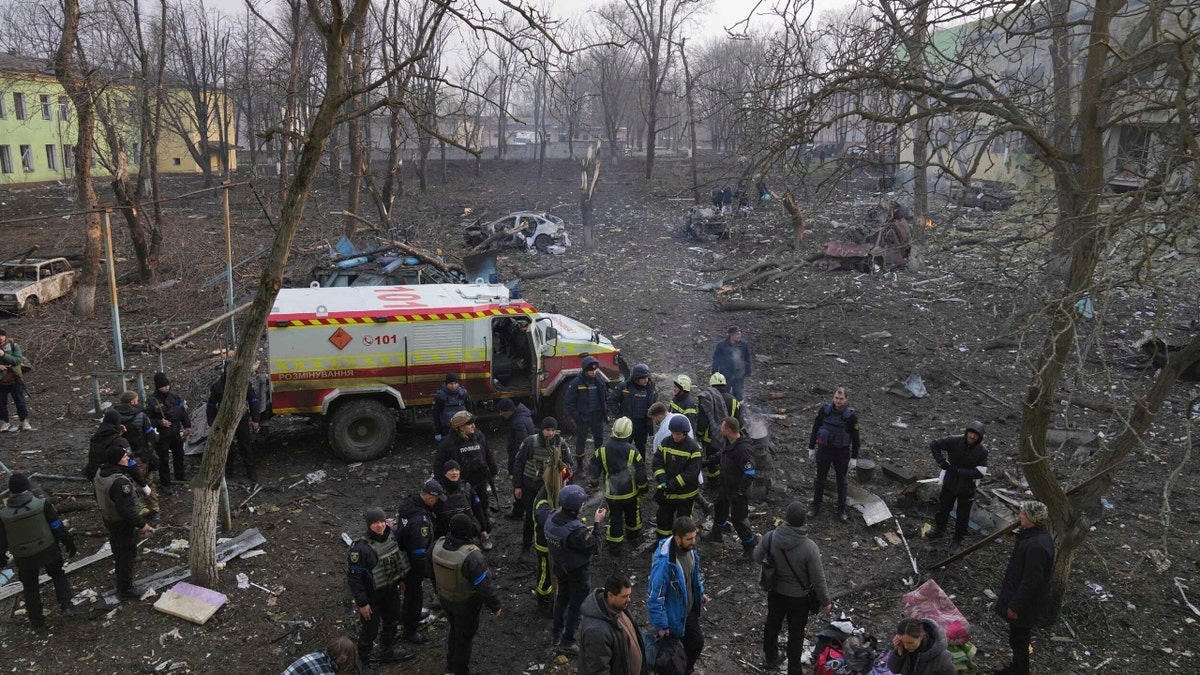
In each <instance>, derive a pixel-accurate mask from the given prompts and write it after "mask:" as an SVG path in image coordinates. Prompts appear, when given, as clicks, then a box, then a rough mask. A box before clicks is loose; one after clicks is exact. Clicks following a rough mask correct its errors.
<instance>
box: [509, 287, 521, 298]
mask: <svg viewBox="0 0 1200 675" xmlns="http://www.w3.org/2000/svg"><path fill="white" fill-rule="evenodd" d="M509 297H510V298H512V299H513V300H520V299H521V291H520V289H516V288H514V289H512V290H511V291H509Z"/></svg>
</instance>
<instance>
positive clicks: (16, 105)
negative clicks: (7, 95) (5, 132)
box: [13, 91, 26, 120]
mask: <svg viewBox="0 0 1200 675" xmlns="http://www.w3.org/2000/svg"><path fill="white" fill-rule="evenodd" d="M13 110H14V111H16V113H17V119H19V120H23V119H26V117H25V94H22V93H21V92H19V91H18V92H14V93H13Z"/></svg>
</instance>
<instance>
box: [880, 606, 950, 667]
mask: <svg viewBox="0 0 1200 675" xmlns="http://www.w3.org/2000/svg"><path fill="white" fill-rule="evenodd" d="M921 625H922V626H924V627H925V639H924V640H923V641H922V642H921V648H920V649H918V650H917V651H915V652H911V653H905V654H898V653H897V652H896V650H895V649H892V650H890V651H888V660H887V666H888V670H891V671H892V672H893V673H896V675H957V674H958V669H956V668H955V667H954V657H952V656H951V655H950V652H948V651H946V645H947V642H946V631H944V630H942V627H941V626H939V625H937V624H936V623H934V622H933V621H930V620H929V619H921Z"/></svg>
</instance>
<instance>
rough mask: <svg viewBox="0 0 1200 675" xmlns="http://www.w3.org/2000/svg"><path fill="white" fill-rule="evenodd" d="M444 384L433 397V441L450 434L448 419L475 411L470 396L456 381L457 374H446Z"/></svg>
mask: <svg viewBox="0 0 1200 675" xmlns="http://www.w3.org/2000/svg"><path fill="white" fill-rule="evenodd" d="M445 379H446V381H445V384H443V385H442V388H441V389H438V390H437V393H435V394H434V395H433V411H432V413H431V414H432V416H433V439H434V440H435V441H441V440H442V438H443V437H444V436H446V435H448V434H449V433H450V418H452V417H454V416H455V415H456V414H457V413H460V412H470V411H472V410H474V409H475V406H473V405H472V404H471V395H470V394H468V393H467V388H466V387H464V386H463V385H462V383H461V382H459V380H458V373H446V378H445Z"/></svg>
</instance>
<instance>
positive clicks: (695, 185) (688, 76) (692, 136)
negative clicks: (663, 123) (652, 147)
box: [679, 38, 700, 204]
mask: <svg viewBox="0 0 1200 675" xmlns="http://www.w3.org/2000/svg"><path fill="white" fill-rule="evenodd" d="M686 45H687V38H684V39H682V40H680V41H679V56H680V57H681V58H682V59H683V91H684V93H685V95H686V96H687V109H688V131H689V140H690V141H691V145H690V146H689V148H690V152H689V153H688V155H689V156H690V157H691V158H692V202H693V203H696V204H699V203H700V171H699V169H698V168H697V167H696V162H697V161H698V160H697V158H696V101H695V97H694V96H693V95H692V88H693V86H692V73H691V70H690V69H689V68H688V60H687V49H685V46H686Z"/></svg>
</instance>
